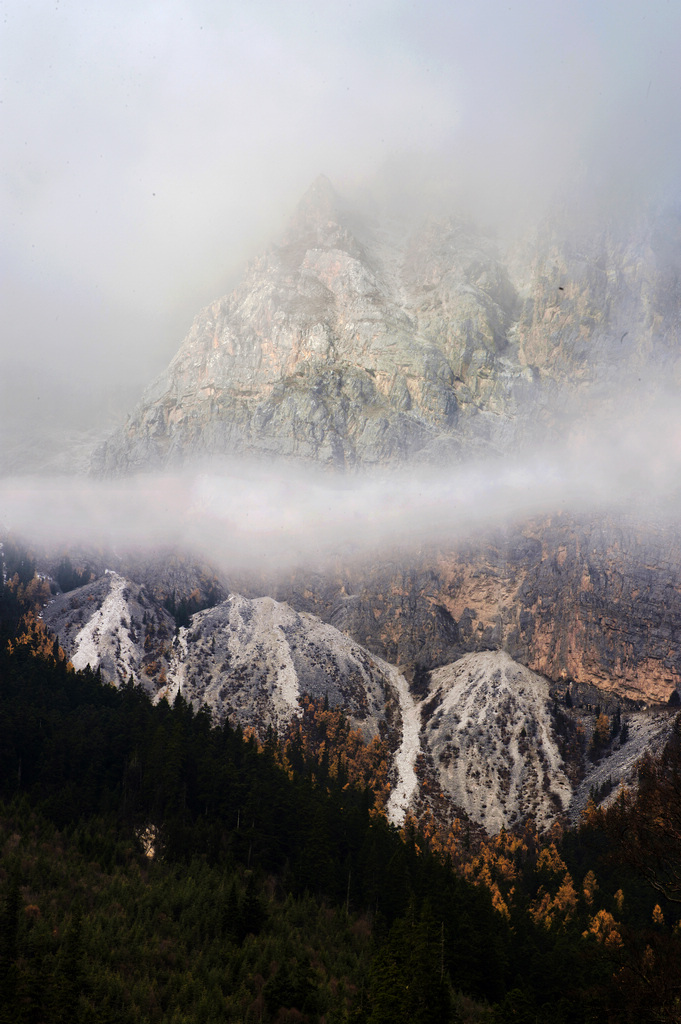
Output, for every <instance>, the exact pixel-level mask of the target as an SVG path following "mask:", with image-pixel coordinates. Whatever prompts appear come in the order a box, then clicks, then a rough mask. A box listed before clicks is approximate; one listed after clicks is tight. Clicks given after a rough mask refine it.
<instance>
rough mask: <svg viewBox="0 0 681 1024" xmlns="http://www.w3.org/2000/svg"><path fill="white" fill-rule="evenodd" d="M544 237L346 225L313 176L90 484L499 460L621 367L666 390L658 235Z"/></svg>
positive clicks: (673, 292)
mask: <svg viewBox="0 0 681 1024" xmlns="http://www.w3.org/2000/svg"><path fill="white" fill-rule="evenodd" d="M564 220H565V223H562V224H560V225H558V226H556V225H555V224H553V225H552V226H551V227H550V228H549V227H546V228H545V229H543V231H541V232H540V233H539V234H538V235H537V236H536V237H533V238H532V240H531V241H530V242H526V243H525V244H524V245H523V246H522V247H519V246H516V247H515V248H511V247H507V248H506V249H505V250H503V249H502V248H501V247H500V246H498V245H497V244H496V243H495V242H494V241H493V240H491V239H490V238H488V237H485V236H484V235H482V234H481V233H480V232H478V231H477V230H476V229H475V228H474V227H473V226H472V225H470V224H467V223H464V222H461V221H458V220H455V219H452V218H450V219H447V220H444V221H438V222H436V221H429V222H427V223H426V224H424V225H423V226H422V227H421V228H420V229H418V230H415V231H414V230H411V229H407V227H406V226H404V225H399V224H395V223H394V222H390V223H383V224H382V223H378V222H371V223H370V222H368V221H366V220H365V221H363V220H362V219H361V218H360V217H358V216H357V215H355V214H353V213H352V211H349V210H347V209H345V208H344V207H343V204H342V202H341V201H340V200H339V198H338V197H337V196H336V195H335V193H334V191H333V188H332V186H331V185H330V183H329V182H328V181H327V180H326V179H325V178H323V177H322V178H319V179H318V180H317V181H316V182H315V183H314V184H313V185H312V187H311V188H310V190H309V191H308V193H307V194H306V196H305V197H304V198H303V200H302V202H301V203H300V206H299V208H298V210H297V212H296V214H295V216H294V217H293V219H292V221H291V223H290V225H289V228H288V230H287V232H286V233H285V234H284V237H283V238H282V239H281V240H280V243H279V244H278V245H275V246H273V247H272V248H270V249H269V250H268V251H267V252H265V253H264V254H263V255H262V256H260V257H259V258H258V259H256V260H254V261H253V262H252V263H251V265H250V266H249V267H248V268H247V270H246V272H245V275H244V279H243V281H242V283H241V285H240V286H239V287H238V288H237V289H236V290H235V291H234V292H233V293H232V294H231V295H228V296H225V297H223V298H221V299H219V300H217V301H216V302H214V303H213V304H212V305H210V306H208V307H207V308H206V309H204V310H203V311H202V312H201V313H200V314H199V315H198V316H197V318H196V320H195V321H194V324H193V325H192V328H191V330H190V332H189V334H188V336H187V338H186V340H185V341H184V343H183V344H182V346H181V348H180V350H179V351H178V353H177V355H176V356H175V358H174V360H173V361H172V363H171V364H170V366H169V367H168V369H167V371H166V372H165V373H164V374H163V375H162V376H161V377H160V378H159V379H158V380H157V381H156V382H155V384H154V385H152V387H151V388H150V389H149V390H148V392H147V394H146V395H145V396H144V398H143V400H142V402H141V403H140V405H139V406H138V408H137V409H136V410H135V411H134V412H133V413H132V415H131V416H130V417H129V419H128V421H127V423H126V424H125V426H124V427H122V428H121V429H120V430H119V431H118V432H117V433H116V434H114V435H113V436H112V437H111V438H110V439H109V441H108V442H106V444H104V445H103V446H102V447H101V448H100V449H99V450H98V452H97V453H96V456H95V458H94V463H93V468H94V470H95V471H96V472H98V473H102V474H117V473H125V472H128V471H131V470H138V469H143V468H156V467H160V466H168V465H171V464H176V463H178V462H181V461H183V460H186V459H188V458H195V457H197V456H199V457H202V456H210V455H249V456H253V455H255V456H258V457H268V456H273V457H277V458H294V459H300V460H306V461H307V460H312V461H314V462H317V463H321V464H323V465H326V466H329V467H334V468H337V469H350V468H352V467H354V466H358V465H362V464H364V465H367V464H368V465H371V464H377V463H386V462H395V461H403V460H406V459H409V458H413V457H414V456H416V455H418V456H419V458H421V459H425V460H430V461H434V460H440V459H443V458H447V459H451V458H461V457H465V456H467V455H470V454H474V453H477V452H480V451H490V450H492V451H509V450H513V449H514V448H516V447H517V446H518V445H520V444H523V443H524V442H525V441H527V440H528V439H530V438H532V437H536V436H540V437H541V438H542V439H545V438H546V437H547V436H551V435H552V434H553V435H556V434H557V433H560V432H561V431H562V430H563V429H564V427H565V423H566V422H569V421H571V420H572V419H573V418H574V416H575V415H576V413H577V411H578V410H579V409H581V408H583V407H584V404H585V398H586V397H593V396H592V392H593V389H594V388H596V390H598V389H601V390H602V389H603V387H604V386H606V385H613V384H614V382H615V381H617V380H618V378H619V377H620V376H621V371H622V368H623V367H626V375H627V379H628V380H629V381H633V380H636V378H637V377H638V376H639V375H640V374H641V373H642V371H643V368H645V367H647V366H648V365H649V363H650V361H651V359H652V360H653V361H654V362H655V365H656V368H657V369H658V370H659V369H660V368H662V370H663V373H664V375H665V377H666V379H668V380H669V379H676V377H677V376H678V332H679V319H680V318H679V309H680V305H681V304H680V302H679V295H680V293H681V287H680V285H679V281H680V279H681V277H680V273H679V268H680V267H681V237H680V233H679V230H678V223H676V224H675V222H673V221H672V220H670V219H669V218H667V219H659V218H658V220H656V221H641V222H640V223H638V224H636V225H635V230H636V234H635V237H634V238H633V239H632V237H631V236H630V235H629V234H627V235H626V237H622V236H618V235H617V234H616V232H615V231H614V230H608V229H607V228H605V227H602V226H601V227H599V229H598V230H595V229H594V230H592V231H591V232H588V233H586V234H583V235H582V236H580V235H578V234H577V232H576V230H575V229H574V228H573V227H572V226H571V223H570V220H569V218H564ZM620 384H621V382H620ZM616 394H618V395H619V397H620V398H621V391H617V390H616ZM636 394H637V392H636V389H634V395H636ZM608 400H609V399H606V401H608Z"/></svg>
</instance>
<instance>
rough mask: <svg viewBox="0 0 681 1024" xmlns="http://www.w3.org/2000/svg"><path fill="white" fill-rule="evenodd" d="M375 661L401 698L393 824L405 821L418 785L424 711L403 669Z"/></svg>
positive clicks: (390, 803) (390, 806)
mask: <svg viewBox="0 0 681 1024" xmlns="http://www.w3.org/2000/svg"><path fill="white" fill-rule="evenodd" d="M374 661H376V662H377V664H379V665H380V667H381V668H382V669H383V671H384V672H385V674H386V676H388V678H389V680H390V682H391V684H392V686H393V687H394V688H395V691H396V693H397V696H398V698H399V702H400V714H401V716H402V743H401V744H400V747H399V749H398V750H397V752H396V753H395V761H394V765H395V768H396V769H397V785H396V786H395V788H394V789H393V791H392V793H391V794H390V798H389V799H388V803H387V804H386V814H387V816H388V820H389V821H391V822H392V824H393V825H401V824H402V822H403V821H404V819H405V817H406V815H407V811H408V810H409V805H410V803H411V801H412V798H413V796H414V794H415V792H416V790H417V789H418V779H417V777H416V769H415V767H414V765H415V764H416V757H417V755H418V753H419V750H420V738H419V733H420V723H421V719H420V715H419V712H418V708H417V705H416V703H415V702H414V698H413V697H412V695H411V693H410V692H409V684H408V683H407V680H406V679H405V678H404V676H403V675H402V673H401V672H400V671H399V669H397V668H395V666H394V665H390V664H388V662H385V661H380V660H379V659H378V658H376V657H374Z"/></svg>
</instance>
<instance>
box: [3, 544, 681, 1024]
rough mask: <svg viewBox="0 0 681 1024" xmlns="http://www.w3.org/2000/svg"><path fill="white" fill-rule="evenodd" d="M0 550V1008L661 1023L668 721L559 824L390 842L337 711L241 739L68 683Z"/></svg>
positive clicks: (677, 980)
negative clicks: (0, 577)
mask: <svg viewBox="0 0 681 1024" xmlns="http://www.w3.org/2000/svg"><path fill="white" fill-rule="evenodd" d="M5 562H6V564H8V565H9V568H10V570H11V571H8V574H7V579H6V581H4V583H3V587H2V594H1V595H0V599H1V601H2V613H3V620H2V650H1V651H0V800H1V801H2V803H1V804H0V850H1V861H0V913H1V915H2V916H1V922H2V925H1V928H2V930H1V947H0V985H1V991H2V1000H1V1001H0V1005H1V1006H2V1011H1V1014H2V1016H1V1017H0V1019H1V1020H2V1021H4V1022H10V1021H11V1022H13V1024H14V1022H21V1021H30V1022H41V1021H45V1022H51V1021H69V1022H72V1021H84V1022H85V1021H87V1022H98V1021H107V1022H108V1021H110V1022H112V1024H113V1022H114V1021H115V1022H116V1024H118V1022H127V1021H131V1022H132V1021H168V1022H180V1021H182V1022H185V1021H186V1022H189V1021H192V1022H193V1021H202V1022H218V1021H226V1020H233V1021H327V1022H332V1021H346V1020H353V1021H361V1022H367V1024H378V1022H398V1021H405V1022H406V1021H409V1022H414V1021H417V1022H421V1021H423V1022H426V1021H462V1020H463V1021H491V1022H507V1021H508V1022H511V1021H528V1022H529V1021H549V1020H550V1021H551V1022H554V1024H555V1022H561V1021H565V1022H568V1021H569V1022H581V1021H584V1022H586V1021H592V1020H598V1021H607V1020H611V1021H629V1020H631V1021H641V1020H651V1021H653V1020H678V1019H679V1016H678V1014H679V1009H678V998H677V993H678V991H679V986H680V985H681V971H680V970H679V966H678V965H679V963H681V959H680V957H679V954H680V953H681V939H680V936H679V929H678V928H676V927H675V924H676V921H677V918H678V911H676V910H675V904H674V900H675V899H676V898H677V897H678V880H679V877H681V873H680V871H679V869H680V868H681V856H680V855H679V852H678V850H679V846H678V844H677V843H675V842H674V835H675V833H674V829H678V825H679V821H680V820H681V811H680V807H679V804H680V798H679V785H678V782H679V778H680V777H681V773H680V772H679V765H680V764H681V739H680V738H679V735H678V732H677V733H675V736H674V739H673V741H672V743H671V744H670V746H669V748H668V750H667V752H666V754H665V759H664V762H663V763H662V764H661V765H653V764H648V765H646V766H644V769H643V782H644V798H643V800H642V801H641V800H639V801H637V800H636V799H635V798H634V797H633V796H628V797H627V796H622V798H621V799H620V800H619V801H618V802H617V803H616V805H615V808H614V809H613V810H612V811H610V812H602V811H598V810H596V808H595V807H594V806H592V807H591V809H590V812H589V814H588V816H587V818H585V820H584V822H583V823H582V826H581V827H580V828H579V829H578V830H576V831H563V830H561V829H559V828H556V829H554V831H553V832H552V833H551V834H550V835H547V836H543V837H540V836H539V835H537V833H536V831H535V830H534V829H533V828H532V827H531V825H528V826H527V827H526V828H525V829H524V830H523V831H522V832H521V833H519V834H518V835H513V834H510V833H501V834H500V835H499V836H497V837H495V838H493V839H491V840H483V838H482V837H481V836H479V835H478V834H477V833H476V830H475V829H474V828H471V827H470V826H469V825H468V823H466V822H465V821H464V822H455V823H454V825H453V826H452V829H451V830H450V832H449V834H447V835H443V834H442V832H441V831H440V832H438V831H437V829H435V827H434V825H433V823H432V822H428V821H421V822H409V823H408V824H407V826H406V827H405V829H403V830H402V832H401V833H400V832H398V831H397V830H396V829H395V828H393V827H392V826H390V825H389V824H388V823H387V821H386V820H385V817H384V815H383V813H382V810H381V808H382V803H383V800H384V797H385V787H386V783H385V778H384V775H383V774H382V769H381V764H382V760H381V749H380V744H375V745H374V746H373V748H371V747H366V746H365V745H364V744H363V741H362V739H361V736H360V735H359V734H358V733H356V732H353V730H351V729H350V728H349V727H348V725H347V723H346V722H345V721H344V720H343V717H342V714H340V713H338V712H329V711H328V710H326V709H324V708H315V707H314V706H313V705H311V704H310V703H309V702H308V703H307V704H306V706H305V708H304V713H303V714H302V717H301V719H300V722H299V725H298V726H297V727H296V728H295V729H292V730H291V731H290V733H289V734H288V735H287V736H282V737H278V736H276V735H275V734H274V733H273V732H271V733H270V735H269V736H268V738H267V740H266V742H264V744H262V745H260V744H258V743H257V742H256V740H255V738H254V737H247V736H244V735H243V734H242V732H241V730H240V729H239V728H233V727H232V726H231V725H230V724H229V722H226V723H225V724H224V725H222V726H219V727H218V726H215V725H214V724H213V722H212V721H211V718H210V716H209V714H208V713H207V712H205V711H201V710H199V711H198V712H197V711H195V710H194V709H192V707H191V706H189V705H188V704H187V703H185V702H184V701H183V700H182V699H181V698H180V699H177V700H176V701H175V702H174V704H173V705H172V707H171V706H170V705H169V704H168V703H167V702H165V701H161V702H160V703H159V704H157V705H153V704H152V703H151V701H150V699H149V698H148V696H147V695H146V694H144V693H143V692H142V691H140V690H139V689H137V688H135V687H133V686H124V687H121V688H120V689H116V688H114V687H112V686H109V685H104V684H102V683H101V682H100V680H99V679H98V678H97V677H96V676H95V675H94V674H92V673H91V672H89V671H84V672H74V671H73V670H72V668H71V667H70V666H69V665H68V663H67V662H66V659H65V658H64V656H63V652H62V651H61V649H60V648H59V645H58V643H57V642H56V641H55V640H53V639H51V638H49V637H47V636H46V635H45V633H44V631H43V630H42V628H41V625H40V622H39V620H36V619H35V618H31V617H30V606H31V604H32V602H34V600H35V599H36V594H37V593H38V591H39V590H40V587H41V581H40V580H39V579H37V577H34V576H33V570H32V566H31V563H30V559H28V558H23V560H22V559H21V558H19V557H18V556H17V558H16V559H15V562H13V561H12V553H11V552H7V551H6V552H5ZM15 563H16V564H15ZM27 615H28V616H29V617H28V618H27ZM374 790H375V792H374Z"/></svg>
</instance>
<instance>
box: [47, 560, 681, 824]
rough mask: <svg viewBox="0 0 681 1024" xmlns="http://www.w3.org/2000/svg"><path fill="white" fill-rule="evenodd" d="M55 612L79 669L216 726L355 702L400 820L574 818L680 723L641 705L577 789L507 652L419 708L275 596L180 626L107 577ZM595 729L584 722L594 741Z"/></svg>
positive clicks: (441, 688)
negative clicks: (181, 704)
mask: <svg viewBox="0 0 681 1024" xmlns="http://www.w3.org/2000/svg"><path fill="white" fill-rule="evenodd" d="M43 617H44V619H45V622H46V624H47V625H48V626H49V627H50V628H51V629H52V630H53V631H54V632H55V633H56V634H57V635H58V636H59V639H60V642H61V644H62V646H63V647H64V649H65V650H66V652H67V654H68V656H69V657H70V659H71V660H72V662H73V664H74V666H75V667H76V668H83V667H85V666H86V665H88V664H89V665H91V666H92V668H100V669H101V672H102V676H103V678H104V679H106V680H108V681H110V682H113V683H114V684H115V685H119V684H120V683H122V682H124V681H127V680H128V679H129V678H130V677H132V678H133V679H134V681H135V682H136V683H137V684H138V685H141V686H144V688H145V689H146V690H147V691H148V692H149V693H150V694H151V695H152V696H153V697H154V698H155V699H161V698H163V697H167V698H168V700H170V701H172V700H173V699H174V698H175V696H176V695H177V694H178V693H181V694H182V696H183V697H184V698H185V699H186V700H189V701H191V702H192V703H193V704H194V705H195V706H196V707H198V706H200V705H202V704H207V705H208V707H209V708H210V710H211V712H212V714H213V716H214V718H215V719H216V721H222V720H224V719H225V718H226V717H229V718H231V719H232V720H236V721H239V722H240V723H241V724H242V726H251V727H253V728H254V729H255V730H256V731H257V732H259V733H260V734H261V735H263V734H264V732H265V731H266V729H267V727H268V726H269V725H272V726H274V727H275V728H276V729H277V730H279V731H281V730H282V728H283V727H284V726H285V725H286V724H287V723H288V722H289V721H291V719H292V718H293V717H295V716H296V715H298V714H299V713H300V708H301V705H300V702H299V701H300V698H301V697H302V696H303V695H307V696H310V697H311V698H312V699H313V700H314V701H316V702H322V701H328V705H329V706H330V707H341V708H343V709H344V711H345V712H346V713H347V715H348V717H349V718H350V719H351V720H352V721H353V722H354V723H355V724H356V725H358V726H360V727H361V728H362V730H363V731H364V733H365V736H366V737H367V738H369V737H372V736H375V735H377V734H379V735H381V736H388V738H389V740H390V744H389V745H390V749H391V751H392V754H391V757H392V764H391V782H392V792H391V796H390V799H389V801H388V804H387V808H386V810H387V813H388V816H389V818H390V820H391V821H392V822H394V823H396V824H399V823H401V822H402V821H403V820H404V817H405V814H406V813H407V812H408V811H413V810H416V811H417V812H418V810H419V808H420V807H423V806H424V805H429V806H430V807H431V808H432V809H433V810H434V811H435V813H436V815H437V816H438V817H440V819H441V820H442V819H445V821H446V820H447V819H451V818H452V817H453V816H455V815H459V814H461V813H462V812H464V813H465V814H467V815H468V817H469V818H470V819H471V820H472V821H474V822H477V823H478V824H480V825H482V826H483V827H484V828H485V829H486V830H487V831H488V832H490V833H495V832H498V831H499V830H500V829H501V828H502V827H506V828H509V827H512V826H514V825H516V824H519V823H520V822H522V821H523V820H524V819H526V818H527V817H528V816H531V817H532V818H533V819H534V820H535V822H536V824H537V825H538V826H539V827H540V828H543V827H546V826H548V825H549V824H550V823H551V822H552V821H553V820H554V819H555V817H556V816H557V815H559V814H562V813H563V812H565V813H567V814H569V815H571V816H572V817H575V815H577V814H578V813H579V811H580V810H581V809H582V808H583V807H584V805H585V803H586V801H587V799H588V796H589V792H590V790H591V788H592V787H595V788H596V789H600V790H601V792H602V791H604V789H607V788H608V786H609V785H610V782H611V783H612V786H613V789H615V790H616V788H617V786H618V785H619V783H620V781H625V782H628V783H635V775H636V763H637V760H638V759H639V758H640V757H641V756H642V755H643V753H644V752H645V750H646V749H649V748H650V749H654V750H659V749H660V748H661V746H662V745H663V743H664V739H665V737H666V735H667V734H668V731H669V728H670V723H671V721H672V719H673V714H672V713H670V711H669V710H664V709H659V710H658V711H657V712H640V713H639V712H634V711H630V712H629V713H628V714H627V724H628V731H629V739H628V741H627V743H626V744H625V745H624V746H622V745H621V744H620V742H619V740H616V741H613V742H612V743H610V744H609V745H608V746H607V747H606V748H604V750H603V751H602V752H601V755H600V760H598V761H597V762H596V763H592V762H591V761H589V760H587V759H586V758H585V757H584V755H583V754H581V755H580V753H579V749H578V750H577V754H576V755H574V756H576V757H577V758H578V760H579V758H580V757H581V765H582V768H581V769H580V765H579V763H577V762H576V763H575V764H571V772H572V774H571V775H570V778H571V779H573V780H574V779H575V778H576V777H577V776H579V778H580V780H581V781H580V782H579V784H578V785H576V786H575V790H574V793H573V787H572V784H571V782H570V779H569V778H568V774H567V771H566V766H565V764H564V763H563V760H562V757H561V753H560V749H559V746H558V743H557V741H556V735H555V732H554V719H553V710H554V702H553V700H552V699H551V698H550V697H549V683H548V681H547V680H546V679H545V678H544V677H543V676H539V675H537V674H536V673H534V672H531V671H530V670H529V669H527V668H526V667H524V666H523V665H520V664H519V663H517V662H515V661H513V660H512V658H511V657H510V656H509V655H508V654H506V653H505V652H503V651H483V652H478V653H472V654H467V655H466V656H465V657H463V658H461V659H460V660H458V661H456V662H453V663H452V664H449V665H445V666H444V667H442V668H438V669H436V670H434V671H433V672H432V673H431V676H430V683H429V689H428V692H427V693H426V695H425V696H424V697H423V698H422V699H421V700H418V699H417V698H416V697H415V695H414V693H413V692H412V691H411V690H410V688H409V685H408V683H407V680H406V678H405V676H404V675H403V674H402V672H401V671H400V669H399V668H398V667H396V666H394V665H391V664H389V663H388V662H386V661H383V660H382V659H381V658H379V657H377V656H376V655H374V654H372V653H370V652H369V651H368V650H367V649H366V648H364V647H362V646H361V645H360V644H358V643H356V642H355V641H353V640H351V639H350V637H348V636H347V634H345V633H343V632H341V631H340V630H338V629H336V628H335V627H334V626H331V625H329V624H327V623H324V622H322V621H321V619H318V618H316V617H315V616H313V615H310V614H307V613H303V612H296V611H294V610H293V609H292V608H291V607H290V606H289V605H287V604H285V603H283V602H279V601H275V600H274V599H273V598H270V597H260V598H254V599H248V598H245V597H243V596H240V595H238V594H232V595H230V597H229V598H228V599H227V600H226V601H223V602H221V603H220V604H217V605H215V606H214V607H212V608H207V609H205V610H203V611H199V612H197V613H196V614H194V615H193V616H192V617H191V620H190V623H189V626H188V627H187V628H181V629H179V630H178V629H176V626H175V621H174V619H173V618H172V617H171V616H170V615H169V614H168V612H167V611H166V610H165V609H164V608H163V607H162V605H161V604H160V603H159V602H158V600H156V599H155V598H154V597H153V596H151V595H150V593H149V591H148V590H147V589H146V587H144V586H140V585H138V584H136V583H134V582H132V581H131V580H129V579H126V578H125V577H124V576H122V575H120V574H118V573H116V572H113V571H108V572H106V573H105V574H104V575H103V576H101V577H100V578H99V579H98V580H96V581H95V582H93V583H89V584H87V585H86V586H84V587H80V588H79V589H78V590H74V591H71V592H69V593H67V594H63V595H61V596H59V597H57V598H56V599H55V600H54V601H53V602H52V603H51V604H50V605H48V607H47V608H46V609H45V611H44V613H43ZM566 714H567V712H566V711H564V712H563V717H565V715H566ZM584 714H586V715H587V716H588V715H589V714H591V718H592V719H593V718H594V717H595V716H594V714H593V712H588V711H587V712H585V711H583V710H580V709H575V711H574V714H573V719H574V718H576V717H579V716H582V715H584ZM590 721H591V719H589V718H587V719H586V720H585V721H584V722H583V723H582V726H583V728H582V734H583V735H584V737H585V741H586V740H588V731H589V729H590V728H592V725H589V722H590ZM563 724H564V723H563ZM577 727H578V723H576V722H573V728H574V729H577ZM584 727H586V734H585V733H584ZM570 756H571V757H572V756H573V754H572V753H571V755H570ZM580 771H581V774H580Z"/></svg>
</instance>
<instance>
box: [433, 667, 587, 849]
mask: <svg viewBox="0 0 681 1024" xmlns="http://www.w3.org/2000/svg"><path fill="white" fill-rule="evenodd" d="M421 713H422V718H423V728H422V731H421V744H422V748H423V751H424V754H425V755H426V762H427V763H429V764H430V765H431V772H432V774H433V775H434V776H435V778H436V780H437V782H438V784H439V786H440V789H441V790H443V791H445V792H446V794H447V795H448V797H449V799H450V801H451V803H453V804H455V805H456V806H458V807H461V808H462V809H463V810H465V811H466V813H467V814H468V815H469V817H470V818H471V819H472V820H473V821H476V822H479V823H480V824H481V825H483V826H484V827H485V828H486V829H487V831H488V832H492V833H493V832H498V831H499V830H500V829H501V828H502V826H504V827H508V826H510V825H513V824H514V823H518V822H519V821H520V820H522V819H523V818H524V817H526V816H527V815H528V814H531V815H532V816H533V817H534V818H535V820H536V822H537V824H538V825H539V826H540V827H541V826H545V825H547V824H548V823H549V821H550V820H551V819H552V818H554V817H555V816H556V814H557V813H559V812H561V811H562V810H564V809H566V808H567V807H568V806H569V804H570V799H571V795H572V787H571V785H570V782H569V781H568V778H567V775H566V773H565V768H564V765H563V762H562V758H561V755H560V752H559V750H558V746H557V744H556V740H555V736H554V732H553V723H552V718H551V713H550V700H549V686H548V683H547V681H546V680H545V679H543V678H542V677H541V676H538V675H536V674H535V673H534V672H531V671H530V670H529V669H527V668H525V667H524V666H523V665H519V664H518V663H517V662H515V661H513V660H512V658H510V657H509V655H508V654H506V653H505V652H504V651H484V652H482V653H478V654H468V655H466V656H465V657H464V658H461V659H460V660H459V661H456V662H454V663H453V664H452V665H446V666H444V668H440V669H437V670H436V671H434V672H433V674H432V677H431V686H430V693H429V695H428V697H427V698H426V699H425V701H424V702H423V703H422V705H421Z"/></svg>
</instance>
